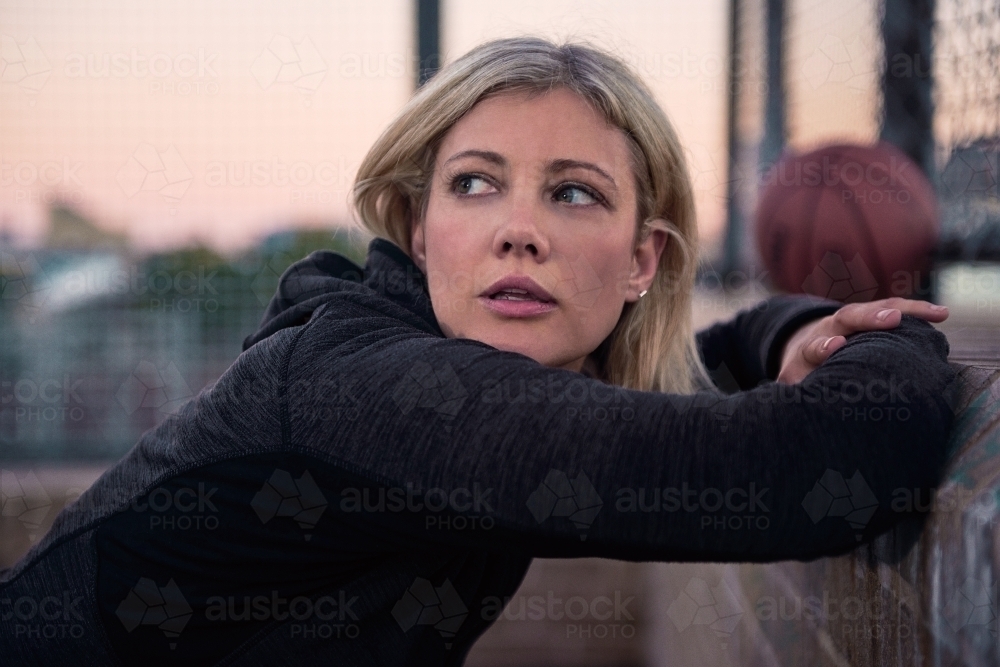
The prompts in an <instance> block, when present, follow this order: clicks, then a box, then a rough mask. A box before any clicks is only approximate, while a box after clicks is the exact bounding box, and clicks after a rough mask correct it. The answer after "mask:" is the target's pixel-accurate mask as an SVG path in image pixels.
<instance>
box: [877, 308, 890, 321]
mask: <svg viewBox="0 0 1000 667" xmlns="http://www.w3.org/2000/svg"><path fill="white" fill-rule="evenodd" d="M891 314H892V309H891V308H887V309H886V310H880V311H878V314H877V315H875V319H876V320H879V321H880V322H881V321H882V320H884V319H885V318H887V317H889V315H891Z"/></svg>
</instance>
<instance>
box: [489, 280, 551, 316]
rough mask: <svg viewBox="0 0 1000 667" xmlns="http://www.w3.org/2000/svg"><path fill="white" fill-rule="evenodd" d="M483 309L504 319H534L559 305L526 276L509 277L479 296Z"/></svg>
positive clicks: (494, 284)
mask: <svg viewBox="0 0 1000 667" xmlns="http://www.w3.org/2000/svg"><path fill="white" fill-rule="evenodd" d="M479 301H480V303H482V304H483V307H484V308H486V309H487V310H490V311H492V312H494V313H497V314H498V315H502V316H504V317H534V316H536V315H543V314H545V313H548V312H551V311H553V310H555V309H556V308H557V307H558V305H557V304H556V300H555V299H554V298H552V295H551V294H549V293H548V292H547V291H545V289H543V288H542V287H541V285H539V284H538V283H536V282H535V281H534V280H532V279H531V277H530V276H525V275H508V276H505V277H503V278H501V279H500V280H497V281H496V282H494V283H493V284H492V285H490V286H489V287H488V288H486V290H485V291H483V292H482V293H481V294H480V295H479Z"/></svg>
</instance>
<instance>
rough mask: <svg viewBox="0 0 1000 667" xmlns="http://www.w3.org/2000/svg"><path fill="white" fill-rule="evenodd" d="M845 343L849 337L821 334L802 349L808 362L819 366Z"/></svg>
mask: <svg viewBox="0 0 1000 667" xmlns="http://www.w3.org/2000/svg"><path fill="white" fill-rule="evenodd" d="M845 343H847V339H846V338H844V337H843V336H819V337H818V338H815V339H814V340H813V341H812V342H810V343H809V344H808V345H806V346H805V348H804V349H803V350H802V356H803V358H805V360H806V363H808V364H810V365H812V366H819V365H820V364H822V363H823V362H824V361H826V360H827V358H829V356H830V355H831V354H833V353H834V352H836V351H837V350H839V349H840V348H841V347H842V346H843V345H844V344H845Z"/></svg>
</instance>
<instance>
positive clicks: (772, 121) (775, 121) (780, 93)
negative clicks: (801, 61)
mask: <svg viewBox="0 0 1000 667" xmlns="http://www.w3.org/2000/svg"><path fill="white" fill-rule="evenodd" d="M784 37H785V0H767V38H766V41H767V87H766V89H765V93H764V95H765V97H764V138H763V140H762V141H761V146H760V166H761V168H762V169H768V168H769V167H770V166H771V165H772V164H774V163H775V162H777V161H778V158H779V157H781V151H782V150H784V148H785V132H786V129H785V128H786V124H785V57H784V51H785V49H784Z"/></svg>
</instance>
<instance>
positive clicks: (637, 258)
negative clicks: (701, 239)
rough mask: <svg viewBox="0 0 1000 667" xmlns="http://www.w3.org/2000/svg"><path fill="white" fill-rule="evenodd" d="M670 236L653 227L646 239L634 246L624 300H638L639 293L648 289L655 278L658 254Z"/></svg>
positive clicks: (658, 261)
mask: <svg viewBox="0 0 1000 667" xmlns="http://www.w3.org/2000/svg"><path fill="white" fill-rule="evenodd" d="M669 239H670V236H669V235H668V234H667V232H666V231H664V230H662V229H660V228H658V227H653V228H652V229H651V230H650V232H649V234H648V235H647V236H646V239H645V240H644V241H642V242H641V243H640V244H639V245H637V246H636V248H635V251H634V253H633V255H632V272H631V274H630V275H629V281H628V293H627V294H626V295H625V301H629V302H632V301H638V300H639V298H640V297H639V293H640V292H643V291H645V290H648V289H649V287H650V285H652V284H653V279H654V278H656V269H657V267H659V265H660V256H661V255H662V254H663V249H664V248H666V247H667V241H669Z"/></svg>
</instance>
